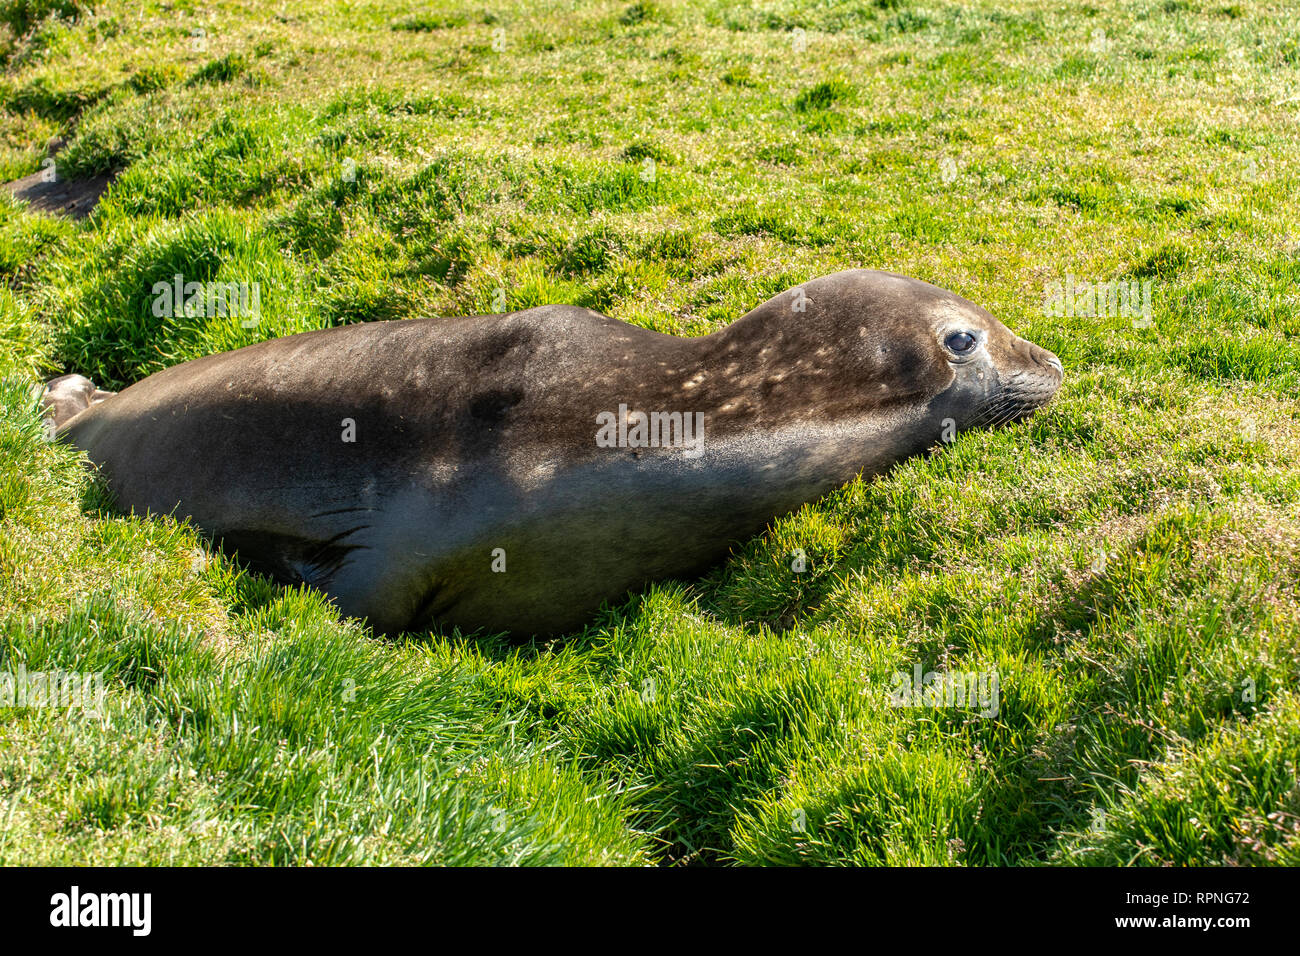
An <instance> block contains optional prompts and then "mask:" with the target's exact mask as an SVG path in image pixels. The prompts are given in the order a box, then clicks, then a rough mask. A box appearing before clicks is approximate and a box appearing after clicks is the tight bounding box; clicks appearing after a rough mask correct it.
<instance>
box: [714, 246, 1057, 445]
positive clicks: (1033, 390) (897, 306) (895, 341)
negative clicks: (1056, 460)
mask: <svg viewBox="0 0 1300 956" xmlns="http://www.w3.org/2000/svg"><path fill="white" fill-rule="evenodd" d="M751 315H754V316H755V318H756V319H758V320H759V322H761V324H759V323H755V325H754V329H753V332H755V333H761V334H762V336H763V340H762V341H761V342H759V343H757V344H756V345H755V346H752V347H751V348H752V351H754V352H757V353H758V354H759V355H760V356H762V355H764V354H765V353H768V352H775V353H776V354H779V355H780V356H781V359H780V360H781V362H782V363H783V374H784V373H785V371H786V370H788V369H789V368H790V367H791V366H793V371H791V372H790V373H789V375H788V376H787V381H788V383H789V384H790V385H791V388H792V391H793V392H795V394H796V395H797V396H798V397H799V399H800V401H801V402H802V404H803V405H804V406H805V407H812V408H817V409H819V410H822V411H823V412H830V411H833V412H834V413H835V414H843V413H852V412H854V411H867V412H871V413H876V414H882V413H883V414H886V415H888V414H889V413H890V412H891V410H898V411H900V412H906V413H907V414H906V418H907V420H908V421H911V422H913V423H915V422H917V420H918V415H919V416H920V418H922V419H924V420H925V421H926V422H927V423H928V424H930V425H934V426H935V429H934V433H935V434H938V433H940V432H941V431H943V430H944V429H945V426H947V425H948V424H949V423H951V425H952V426H955V428H956V430H958V431H964V430H968V429H972V428H981V427H994V426H997V425H1001V424H1003V423H1005V422H1009V421H1014V420H1017V419H1020V418H1024V417H1025V416H1027V415H1029V414H1031V413H1032V412H1033V411H1034V410H1035V409H1037V408H1039V407H1041V406H1042V405H1044V404H1046V403H1047V402H1048V401H1049V400H1050V399H1051V398H1052V396H1053V395H1054V394H1055V393H1056V390H1057V388H1058V387H1059V386H1060V384H1061V378H1062V374H1063V369H1062V367H1061V362H1060V360H1059V359H1058V358H1057V357H1056V356H1055V355H1053V354H1052V353H1051V352H1049V351H1048V350H1047V349H1044V348H1040V347H1039V346H1037V345H1034V344H1033V343H1032V342H1027V341H1025V340H1024V339H1022V338H1020V337H1019V336H1017V335H1016V334H1015V333H1014V332H1012V331H1011V330H1010V329H1008V328H1007V327H1006V326H1005V325H1003V324H1002V323H1001V322H999V321H998V320H997V319H995V318H994V317H993V316H992V315H990V314H989V313H988V312H987V311H985V310H984V309H982V308H980V307H979V306H978V305H976V304H975V303H973V302H970V301H968V300H966V299H963V298H962V297H961V296H958V295H955V294H953V293H951V292H948V291H947V290H945V289H941V288H939V287H938V286H933V285H931V284H930V283H928V282H921V281H920V280H918V279H911V278H908V277H907V276H902V275H897V274H895V273H892V272H877V271H874V270H868V269H853V270H850V271H847V272H838V273H835V274H834V275H829V276H823V277H822V278H819V279H814V280H812V281H810V282H807V283H805V284H804V285H802V286H797V287H795V288H794V289H791V290H789V291H787V292H784V293H782V294H781V295H779V296H777V297H776V298H774V299H771V300H769V301H768V302H766V303H764V304H763V305H762V306H760V307H759V308H758V309H755V310H754V313H751ZM746 318H747V319H748V317H746ZM745 324H746V323H745V322H744V320H742V322H740V323H737V326H738V328H737V329H736V333H737V334H749V330H748V329H746V328H745V327H744V326H745ZM773 340H777V341H781V342H783V343H784V344H785V347H784V348H782V349H779V350H774V349H772V348H770V347H769V346H770V345H771V343H772V341H773ZM760 346H761V347H760ZM922 431H924V432H925V433H926V434H929V433H930V429H929V428H928V426H927V427H925V428H922Z"/></svg>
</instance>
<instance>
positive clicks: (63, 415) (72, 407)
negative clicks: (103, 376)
mask: <svg viewBox="0 0 1300 956" xmlns="http://www.w3.org/2000/svg"><path fill="white" fill-rule="evenodd" d="M116 394H117V393H116V392H106V391H104V390H103V389H100V388H96V387H95V383H94V382H92V381H91V380H90V379H88V378H86V377H85V376H84V375H60V376H59V377H58V378H56V379H52V380H51V381H49V382H47V383H46V385H45V391H44V392H43V393H42V394H41V407H42V408H43V409H44V410H45V420H46V421H47V422H48V423H49V424H50V427H51V428H52V429H59V428H62V427H63V426H64V425H65V424H66V423H67V422H68V421H70V420H71V419H72V418H74V417H76V416H77V415H80V414H81V413H82V412H84V411H85V410H86V409H88V408H90V407H91V406H92V405H98V404H99V403H100V402H102V401H104V399H106V398H112V397H113V396H114V395H116Z"/></svg>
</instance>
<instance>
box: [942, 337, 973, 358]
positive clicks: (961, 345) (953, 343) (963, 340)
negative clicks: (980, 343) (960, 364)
mask: <svg viewBox="0 0 1300 956" xmlns="http://www.w3.org/2000/svg"><path fill="white" fill-rule="evenodd" d="M975 342H976V339H975V336H973V335H971V334H970V333H969V332H954V333H952V335H950V336H948V337H947V338H946V339H944V340H943V344H944V345H946V346H948V348H949V349H951V350H952V351H954V352H956V353H957V354H958V355H965V354H966V353H967V352H969V351H970V350H971V349H973V348H975Z"/></svg>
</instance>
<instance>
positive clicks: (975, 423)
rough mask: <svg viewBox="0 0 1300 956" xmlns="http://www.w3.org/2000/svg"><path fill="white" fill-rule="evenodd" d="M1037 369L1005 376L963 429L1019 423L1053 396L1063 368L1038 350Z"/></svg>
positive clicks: (1045, 351) (1048, 401)
mask: <svg viewBox="0 0 1300 956" xmlns="http://www.w3.org/2000/svg"><path fill="white" fill-rule="evenodd" d="M1040 352H1041V354H1039V355H1037V356H1035V358H1036V359H1037V362H1036V365H1037V366H1038V367H1037V368H1035V369H1033V370H1032V371H1018V372H1015V373H1013V374H1011V375H1010V376H1008V377H1007V378H1006V379H1005V380H1004V381H1003V382H1002V383H1001V388H999V389H998V390H997V391H996V392H994V393H993V394H991V395H989V396H988V397H987V398H985V399H984V400H983V401H982V402H980V404H979V405H978V406H977V407H976V409H975V411H974V414H972V415H971V417H970V421H969V423H968V424H967V426H966V427H967V428H972V429H973V428H998V427H1000V426H1002V425H1008V424H1011V423H1013V422H1018V421H1022V420H1024V419H1026V418H1028V417H1029V416H1030V415H1032V414H1033V413H1034V412H1036V411H1038V410H1039V409H1040V408H1042V407H1043V406H1045V405H1047V404H1048V403H1050V402H1051V401H1052V399H1053V398H1054V397H1055V396H1056V392H1057V389H1059V388H1060V387H1061V381H1062V380H1063V379H1064V377H1065V368H1064V366H1063V365H1062V364H1061V360H1060V359H1058V358H1057V357H1056V356H1055V355H1053V354H1052V353H1051V352H1048V351H1047V350H1046V349H1041V350H1040Z"/></svg>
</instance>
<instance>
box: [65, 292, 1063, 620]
mask: <svg viewBox="0 0 1300 956" xmlns="http://www.w3.org/2000/svg"><path fill="white" fill-rule="evenodd" d="M1061 376H1062V368H1061V363H1060V362H1059V361H1058V360H1057V358H1056V357H1055V356H1054V355H1052V354H1051V353H1050V352H1048V351H1046V350H1044V349H1042V348H1039V347H1038V346H1036V345H1033V344H1031V343H1029V342H1026V341H1024V340H1023V339H1020V338H1017V337H1016V336H1015V335H1014V334H1013V333H1012V332H1011V331H1010V330H1008V329H1007V328H1006V327H1005V326H1003V325H1002V324H1001V323H1000V322H998V321H997V320H996V319H994V318H993V316H991V315H990V314H989V313H988V312H986V311H984V310H983V309H981V308H980V307H979V306H977V305H975V304H973V303H971V302H968V301H967V300H965V299H963V298H961V297H959V296H957V295H954V294H953V293H951V292H947V291H945V290H943V289H940V288H937V287H936V286H933V285H930V284H928V283H925V282H921V281H918V280H915V279H910V278H907V277H904V276H900V275H895V274H892V273H887V272H876V271H869V270H852V271H848V272H841V273H837V274H835V275H830V276H825V277H822V278H819V279H815V280H812V281H810V282H808V283H806V284H804V285H802V286H798V287H796V288H794V289H791V290H789V291H787V292H783V293H781V294H780V295H777V296H776V297H775V298H773V299H770V300H769V301H767V302H765V303H763V304H762V305H760V306H758V308H756V309H754V310H753V311H752V312H750V313H748V314H747V315H745V316H744V317H743V318H740V319H738V320H736V321H735V322H733V323H732V324H730V325H729V326H727V327H726V328H723V329H721V330H719V331H717V332H714V333H712V334H711V335H705V336H700V337H696V338H680V337H677V336H672V335H665V334H662V333H659V332H653V331H650V330H648V329H644V328H640V327H637V326H632V325H628V324H626V323H624V322H620V321H618V320H616V319H612V318H609V317H608V316H604V315H601V314H599V313H597V312H593V311H591V310H590V309H584V308H578V307H574V306H563V305H556V306H543V307H540V308H533V309H527V310H525V311H522V312H514V313H510V314H505V315H479V316H471V317H467V318H455V319H411V320H405V321H392V322H373V323H363V324H358V325H349V326H342V327H338V328H332V329H326V330H323V331H316V332H306V333H302V334H299V335H291V336H288V337H286V338H281V339H275V340H272V341H266V342H262V343H259V344H256V345H251V346H248V347H246V348H242V349H239V350H238V351H234V352H228V353H223V354H218V355H210V356H207V357H204V358H200V359H197V360H194V361H190V362H186V363H184V364H182V365H177V366H175V367H172V368H169V369H166V370H164V371H162V372H158V373H157V374H155V375H151V376H149V377H148V378H146V379H144V380H143V381H141V382H138V383H136V384H135V385H132V386H131V387H129V388H127V389H124V390H123V391H121V392H119V393H117V394H116V395H114V396H112V397H110V398H106V399H105V400H103V401H101V402H99V403H97V404H94V405H91V406H90V407H88V408H86V409H85V410H84V411H81V412H79V413H78V414H76V415H75V416H73V417H72V418H70V419H68V420H67V421H66V422H64V423H62V427H61V428H60V430H59V436H60V437H61V438H62V439H65V440H67V441H69V442H71V443H72V444H73V445H75V446H77V447H78V448H81V449H84V450H85V452H86V453H87V455H88V457H89V459H90V461H91V462H93V463H94V464H95V465H97V466H98V467H99V469H100V470H101V472H102V473H103V475H104V476H105V477H106V479H107V481H108V485H109V488H110V490H111V491H112V492H114V493H115V496H116V499H117V502H118V503H119V505H120V506H121V507H122V508H123V509H131V510H132V511H135V512H149V513H155V514H173V513H174V514H176V515H178V516H187V517H189V518H191V519H192V520H193V522H194V523H195V524H196V525H197V526H198V527H199V528H201V529H203V530H204V531H205V532H207V533H208V534H210V535H211V536H212V537H213V538H214V539H215V540H216V541H217V542H218V543H219V544H220V546H221V547H222V548H223V549H224V550H225V551H227V552H233V553H237V554H238V556H239V558H240V559H241V560H243V561H244V562H245V563H246V564H247V565H249V566H250V567H251V568H252V569H254V570H258V571H262V572H264V573H268V574H270V575H272V576H274V577H275V578H277V579H279V580H280V581H283V582H286V583H290V584H298V583H306V584H308V585H311V586H312V587H314V588H318V589H320V590H321V591H323V592H324V593H325V594H326V595H328V596H329V597H330V598H332V599H333V600H334V601H335V602H336V604H337V606H338V608H339V610H340V611H341V612H342V613H343V614H345V615H349V616H352V617H356V618H362V619H365V620H367V621H368V622H369V623H370V625H371V626H372V627H374V628H375V629H376V630H377V631H379V632H385V633H391V632H398V631H403V630H415V629H421V628H425V627H427V626H430V625H434V624H437V625H454V626H458V627H460V628H462V629H465V630H476V629H480V628H485V629H487V630H489V631H492V632H502V631H505V632H509V633H510V634H512V635H516V636H527V635H538V636H545V635H554V634H558V633H563V632H566V631H570V630H574V629H576V628H578V627H580V626H582V625H583V624H584V623H585V622H587V621H588V620H589V619H590V617H591V616H592V614H593V613H594V612H595V611H596V610H598V609H599V607H600V606H601V604H602V603H603V602H606V601H611V600H617V599H619V598H621V597H623V596H624V595H626V594H627V592H629V591H631V590H636V589H638V588H641V587H643V586H644V585H646V584H647V583H649V582H651V581H654V580H656V579H659V578H665V577H677V576H685V575H691V574H693V573H696V572H699V571H702V570H703V569H705V568H707V567H708V566H709V565H710V564H712V563H715V562H717V561H718V560H720V559H721V558H723V557H724V556H725V555H726V554H727V553H728V551H729V549H730V547H731V546H732V544H733V543H734V542H736V541H739V540H743V539H745V538H747V537H750V536H752V535H754V534H756V533H758V532H760V531H761V530H762V529H763V528H764V527H765V526H766V525H767V524H768V523H769V522H770V521H771V519H772V518H774V517H775V516H778V515H781V514H784V513H787V512H790V511H792V510H794V509H796V508H798V507H799V506H800V505H802V504H804V503H805V502H808V501H812V500H813V499H815V498H817V497H818V496H820V495H822V494H823V493H825V492H827V491H829V490H831V489H833V488H835V487H837V486H839V485H842V484H844V483H845V482H847V481H849V480H851V479H852V478H853V477H854V476H855V475H857V474H858V473H863V474H865V475H876V474H880V473H881V472H884V471H885V470H886V469H888V468H889V467H890V466H891V465H893V464H894V463H896V462H898V461H900V460H901V459H903V458H906V457H908V456H910V455H914V454H917V453H918V452H921V451H923V450H925V449H926V448H928V447H930V446H932V445H934V444H935V443H936V442H938V441H940V440H941V439H942V438H944V437H949V435H950V434H951V433H954V432H955V431H958V430H962V429H969V428H976V427H980V426H991V425H997V424H999V423H1002V422H1005V421H1009V420H1012V419H1015V418H1018V417H1022V416H1024V415H1026V414H1028V413H1030V412H1032V411H1033V410H1034V409H1035V408H1037V407H1038V406H1040V405H1042V404H1043V403H1045V402H1046V401H1048V400H1049V399H1050V398H1051V396H1052V395H1053V393H1054V392H1055V391H1056V389H1057V387H1058V386H1059V384H1060V382H1061ZM946 433H947V434H946Z"/></svg>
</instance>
